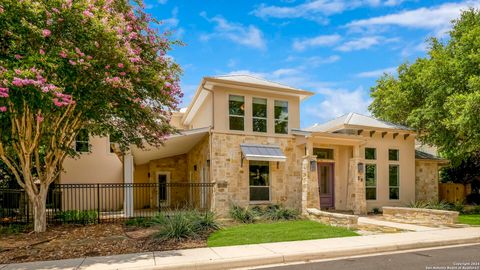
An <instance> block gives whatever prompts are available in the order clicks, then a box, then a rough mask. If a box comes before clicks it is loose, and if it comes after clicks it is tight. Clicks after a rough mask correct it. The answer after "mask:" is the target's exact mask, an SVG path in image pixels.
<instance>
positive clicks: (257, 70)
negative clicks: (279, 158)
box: [145, 0, 480, 127]
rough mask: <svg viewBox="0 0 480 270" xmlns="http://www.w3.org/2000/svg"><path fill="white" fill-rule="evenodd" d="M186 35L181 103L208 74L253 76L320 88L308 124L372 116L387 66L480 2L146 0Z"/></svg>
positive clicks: (305, 112) (416, 52)
mask: <svg viewBox="0 0 480 270" xmlns="http://www.w3.org/2000/svg"><path fill="white" fill-rule="evenodd" d="M145 5H146V8H147V12H149V13H151V14H152V15H153V16H154V17H155V18H157V19H159V20H163V21H164V23H163V25H162V26H161V28H164V29H171V30H173V31H174V37H175V38H178V39H180V40H182V41H183V42H185V44H186V45H185V46H183V47H175V48H174V50H173V51H172V52H171V53H170V55H171V56H172V57H173V58H174V59H175V60H176V61H177V62H178V63H179V64H180V65H181V66H182V68H183V70H184V74H183V77H182V83H181V85H182V89H183V91H184V93H185V97H184V101H183V104H182V106H187V105H188V104H189V102H190V100H191V97H192V96H193V94H194V92H195V90H196V87H197V85H198V84H199V82H200V80H201V78H202V77H204V76H215V75H223V74H251V75H254V76H257V77H263V78H265V79H268V80H272V81H277V82H280V83H284V84H287V85H290V86H293V87H297V88H302V89H305V90H310V91H313V92H315V93H316V95H315V96H313V97H311V98H309V99H307V100H306V101H304V102H303V103H302V106H301V108H302V109H301V126H302V127H306V126H309V125H311V124H313V123H317V122H324V121H327V120H330V119H332V118H334V117H336V116H340V115H342V114H344V113H347V112H350V111H354V112H358V113H363V114H368V110H367V107H368V105H369V103H370V97H369V91H370V87H371V86H373V85H374V84H375V80H376V79H377V78H378V77H379V76H380V75H381V74H382V73H383V72H394V71H395V67H396V66H398V65H399V64H401V63H403V62H406V61H409V62H412V61H414V60H415V59H416V58H417V57H422V56H424V55H425V49H426V43H425V40H426V39H427V38H428V37H430V36H435V37H439V38H443V39H445V38H446V37H447V31H448V30H449V27H450V21H451V20H452V19H454V18H456V17H458V15H459V14H460V10H462V9H465V8H467V7H469V6H475V7H480V5H479V1H469V0H466V1H439V0H437V1H434V0H430V1H428V0H425V1H420V0H417V1H415V0H410V1H409V0H349V1H348V0H279V1H248V0H237V1H232V0H229V1H227V0H217V1H211V0H205V1H193V0H183V1H181V0H145Z"/></svg>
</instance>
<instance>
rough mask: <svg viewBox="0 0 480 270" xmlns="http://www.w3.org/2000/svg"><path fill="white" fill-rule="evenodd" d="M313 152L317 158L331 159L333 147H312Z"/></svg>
mask: <svg viewBox="0 0 480 270" xmlns="http://www.w3.org/2000/svg"><path fill="white" fill-rule="evenodd" d="M313 154H314V155H316V156H317V159H333V149H328V148H313Z"/></svg>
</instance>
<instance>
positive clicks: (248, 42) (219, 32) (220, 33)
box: [200, 12, 266, 49]
mask: <svg viewBox="0 0 480 270" xmlns="http://www.w3.org/2000/svg"><path fill="white" fill-rule="evenodd" d="M200 16H202V17H204V18H205V19H206V20H207V21H209V22H212V23H215V24H216V25H215V29H214V32H213V33H211V34H205V35H201V36H200V39H201V40H203V41H207V40H209V39H211V38H213V37H220V38H224V39H228V40H230V41H232V42H234V43H237V44H240V45H243V46H247V47H251V48H256V49H265V48H266V41H265V39H264V38H263V33H262V31H261V30H260V29H258V28H257V27H255V26H253V25H248V26H244V25H242V24H239V23H232V22H229V21H227V20H226V19H225V18H223V17H222V16H215V17H213V18H208V17H207V14H206V13H205V12H202V13H200Z"/></svg>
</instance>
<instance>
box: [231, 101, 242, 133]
mask: <svg viewBox="0 0 480 270" xmlns="http://www.w3.org/2000/svg"><path fill="white" fill-rule="evenodd" d="M228 112H229V122H230V130H244V129H245V121H244V120H245V98H244V97H242V96H234V95H230V96H229V100H228Z"/></svg>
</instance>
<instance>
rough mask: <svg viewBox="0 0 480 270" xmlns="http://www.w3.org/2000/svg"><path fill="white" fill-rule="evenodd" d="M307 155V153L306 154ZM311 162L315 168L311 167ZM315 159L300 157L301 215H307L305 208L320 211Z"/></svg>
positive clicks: (314, 157) (309, 156) (313, 157)
mask: <svg viewBox="0 0 480 270" xmlns="http://www.w3.org/2000/svg"><path fill="white" fill-rule="evenodd" d="M307 153H308V152H307ZM311 162H312V164H313V162H314V163H315V166H311ZM316 162H317V157H316V156H313V155H306V156H303V157H302V214H303V215H306V214H307V208H318V209H320V194H319V192H318V176H317V163H316Z"/></svg>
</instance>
